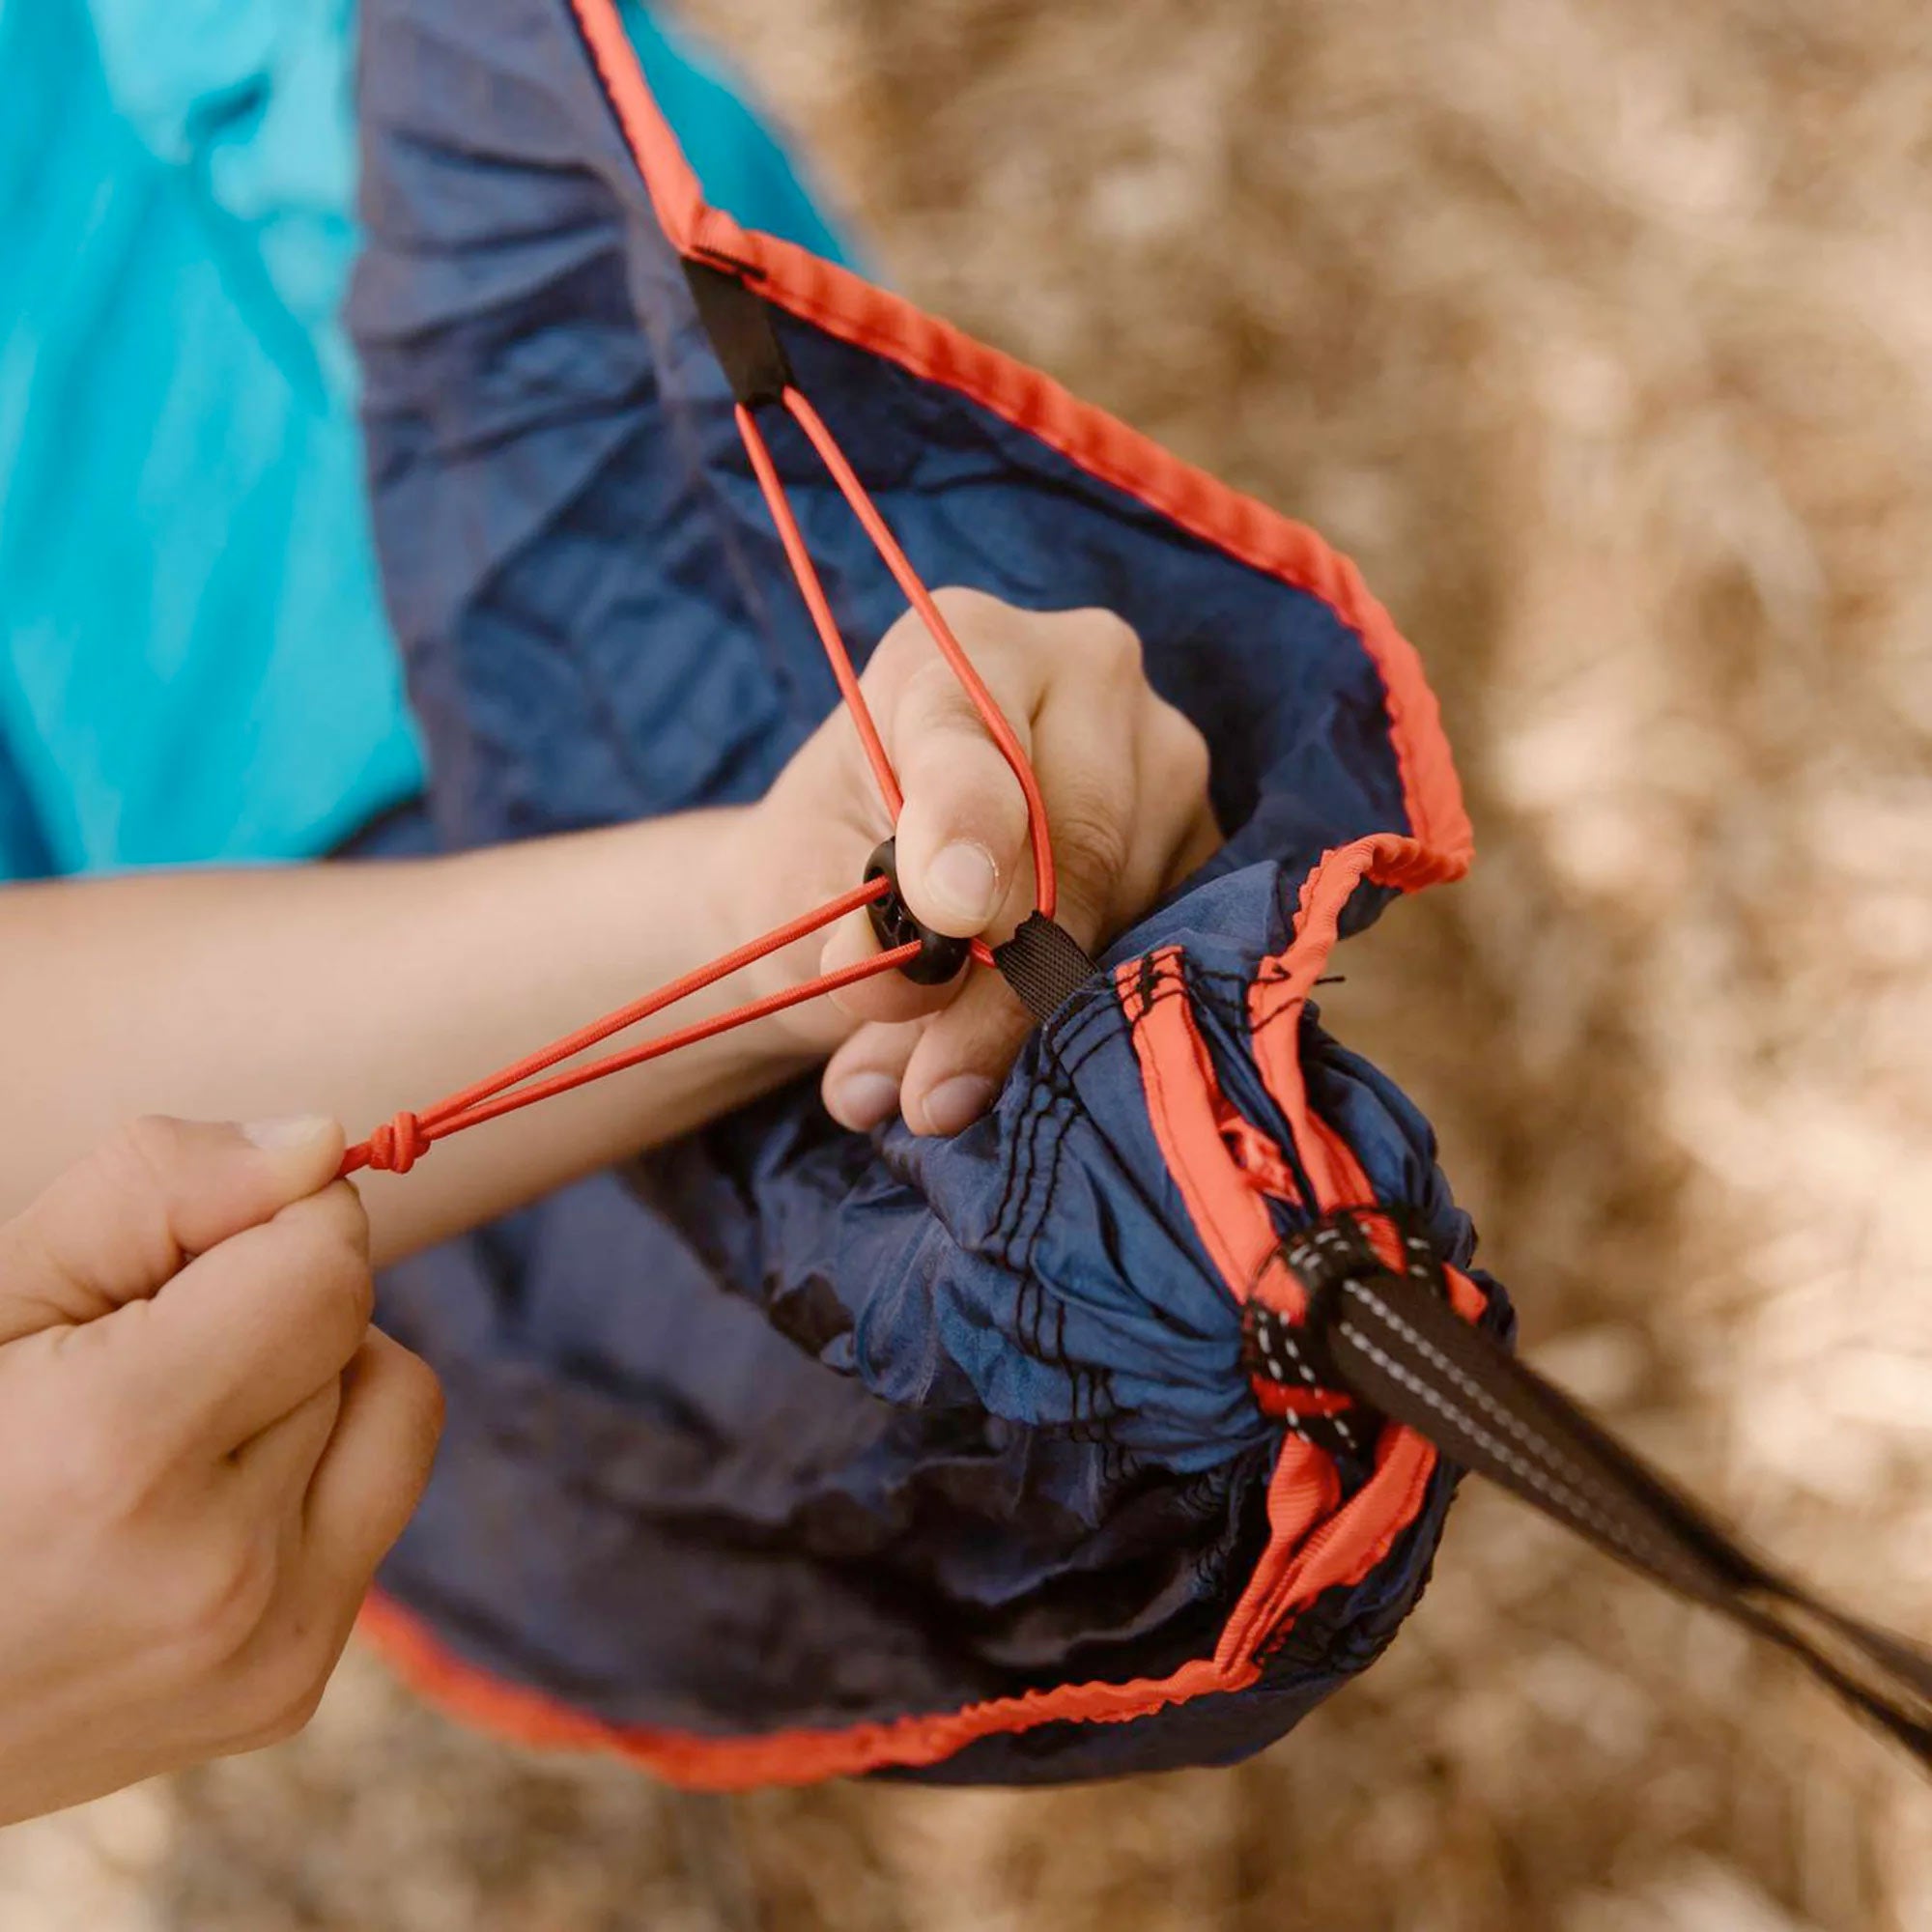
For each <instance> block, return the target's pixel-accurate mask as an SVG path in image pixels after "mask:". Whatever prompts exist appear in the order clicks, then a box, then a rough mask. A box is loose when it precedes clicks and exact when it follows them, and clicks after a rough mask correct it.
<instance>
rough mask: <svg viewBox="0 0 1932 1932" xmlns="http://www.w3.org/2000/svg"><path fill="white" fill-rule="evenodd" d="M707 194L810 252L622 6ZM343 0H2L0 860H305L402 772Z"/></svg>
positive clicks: (712, 75) (802, 217) (59, 866)
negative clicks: (377, 516)
mask: <svg viewBox="0 0 1932 1932" xmlns="http://www.w3.org/2000/svg"><path fill="white" fill-rule="evenodd" d="M625 18H626V23H627V26H628V28H629V30H630V32H631V34H632V37H633V39H634V42H635V43H636V44H637V46H638V48H639V58H640V60H641V61H642V63H643V65H644V67H645V69H646V71H647V73H648V74H649V76H650V79H651V82H652V85H653V87H654V88H655V89H656V90H657V92H658V94H659V98H660V99H662V100H663V101H664V102H665V103H666V107H667V111H668V114H669V115H670V118H671V120H672V122H673V124H674V125H675V126H676V127H677V128H678V131H679V134H680V136H681V138H683V139H684V140H685V142H686V143H687V145H688V147H689V149H690V152H691V154H692V156H693V161H694V165H695V166H696V168H697V171H698V173H699V176H700V178H701V179H703V180H704V181H705V182H706V184H707V186H708V188H709V190H710V192H711V193H712V195H713V197H714V198H715V199H716V200H718V201H719V202H720V203H721V204H722V205H724V206H725V207H727V208H729V209H730V210H731V211H732V212H733V213H736V214H738V215H739V216H740V218H741V219H743V220H746V221H747V222H750V223H751V224H753V226H757V227H762V228H767V229H771V230H773V231H774V232H776V233H779V234H782V235H785V236H787V237H788V238H789V239H791V240H794V241H800V242H803V243H804V244H805V245H807V246H809V247H812V248H814V249H816V250H818V251H819V252H821V253H825V254H828V255H833V256H835V257H838V256H840V255H841V254H842V252H843V251H842V250H841V249H840V247H839V244H838V239H837V237H836V235H835V234H834V232H833V229H832V227H831V226H830V224H829V223H828V222H827V221H826V220H825V218H824V217H823V215H822V214H821V213H820V212H819V209H818V206H817V204H816V202H815V200H814V198H813V196H812V194H811V192H810V189H809V188H808V186H807V185H806V184H805V182H804V181H803V180H802V178H801V175H800V172H799V169H798V167H797V166H796V164H795V163H794V162H793V161H792V159H791V158H790V157H789V156H788V155H787V154H786V153H785V151H784V150H783V148H782V147H781V145H780V144H779V142H778V141H777V140H775V139H774V138H773V136H772V135H771V134H770V133H769V132H768V131H767V130H766V128H764V126H763V125H762V123H761V122H760V121H759V120H758V118H757V116H756V115H755V114H754V113H753V111H752V110H751V109H750V108H749V107H748V106H747V105H746V104H745V103H744V101H743V100H742V99H741V98H740V97H739V95H738V94H737V92H736V91H735V90H734V88H733V86H732V85H731V83H730V81H729V80H728V79H727V77H726V75H725V71H724V70H723V69H722V68H721V67H720V66H719V65H718V64H716V63H715V62H714V61H712V60H710V59H709V58H708V57H706V56H705V55H703V54H702V53H701V52H700V51H699V50H698V49H697V48H696V46H695V45H694V44H692V43H688V42H687V41H686V40H685V39H684V38H683V37H681V36H679V35H677V34H675V33H674V32H673V30H671V29H670V28H668V26H667V25H666V24H665V23H664V22H663V21H662V20H661V19H660V18H659V17H658V16H657V15H656V14H654V13H651V12H648V11H646V10H645V9H644V8H643V7H641V6H639V5H638V4H636V0H630V4H628V5H627V6H626V9H625ZM353 64H354V10H353V7H352V6H351V4H350V0H194V4H193V5H184V6H181V7H174V6H165V7H163V6H156V5H155V4H153V0H0V262H5V264H6V265H7V266H6V271H5V272H4V274H0V878H4V877H9V876H13V877H18V876H22V875H26V874H29V873H35V872H55V873H71V872H89V871H101V870H110V869H116V868H120V867H136V866H145V865H156V864H185V863H195V862H204V861H222V862H237V861H250V860H284V859H299V858H305V857H310V856H314V855H316V854H318V853H322V852H325V851H327V850H328V849H330V848H331V847H332V846H334V845H335V844H337V843H339V842H340V841H341V840H342V839H343V838H347V837H348V836H349V835H350V834H352V833H353V832H355V830H356V829H357V828H358V827H359V826H361V825H362V824H364V823H366V822H367V821H368V820H369V819H371V818H372V817H374V816H376V815H377V814H378V813H380V812H381V811H383V810H385V809H386V808H388V807H390V806H393V805H395V804H397V803H399V802H401V801H403V800H405V799H407V798H409V797H410V796H412V794H413V793H414V792H415V791H416V790H417V789H418V788H419V787H420V784H421V780H422V765H421V753H420V750H419V748H418V744H417V740H416V736H415V733H414V730H413V727H412V723H411V719H410V715H409V710H408V706H407V702H406V699H405V696H404V691H403V683H402V677H401V671H400V667H399V665H398V663H397V660H396V652H395V648H394V645H393V642H392V640H391V638H390V635H389V632H388V628H387V625H386V622H385V621H384V613H383V609H382V601H381V595H380V590H379V585H378V582H377V575H376V568H375V562H374V556H373V550H372V545H371V541H370V536H369V532H368V528H367V524H366V513H365V506H364V492H363V478H362V455H361V449H360V442H359V438H358V435H357V431H356V421H355V370H354V364H353V359H352V357H351V355H350V351H349V347H348V343H347V340H346V337H345V335H344V332H343V329H342V327H341V323H340V319H339V310H340V305H341V301H342V298H343V295H344V293H345V290H346V287H347V281H348V275H349V270H350V267H351V264H352V262H353V259H354V254H355V243H356V232H355V219H354V206H355V126H354V98H353V85H352V81H353Z"/></svg>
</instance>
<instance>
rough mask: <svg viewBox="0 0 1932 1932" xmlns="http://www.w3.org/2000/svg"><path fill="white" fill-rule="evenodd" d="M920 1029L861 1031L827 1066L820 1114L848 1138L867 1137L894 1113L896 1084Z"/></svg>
mask: <svg viewBox="0 0 1932 1932" xmlns="http://www.w3.org/2000/svg"><path fill="white" fill-rule="evenodd" d="M922 1033H923V1028H922V1027H921V1026H919V1025H918V1024H917V1023H914V1024H912V1025H908V1026H867V1027H861V1028H860V1029H859V1031H858V1032H857V1033H855V1034H854V1035H853V1036H852V1037H851V1038H850V1039H848V1040H847V1041H846V1042H845V1043H844V1045H842V1046H841V1047H840V1048H839V1049H838V1052H836V1053H835V1054H834V1055H833V1056H832V1058H831V1059H830V1060H829V1061H827V1062H826V1065H825V1073H824V1077H823V1079H822V1080H821V1082H820V1090H821V1092H822V1093H823V1094H824V1096H825V1111H826V1112H827V1113H828V1114H830V1115H831V1116H832V1118H833V1119H834V1120H835V1121H837V1122H838V1124H839V1125H840V1126H841V1127H846V1128H849V1129H850V1130H851V1131H852V1132H853V1133H860V1134H864V1133H870V1132H871V1130H872V1129H873V1128H874V1127H878V1126H883V1125H884V1124H885V1123H886V1122H888V1121H890V1120H891V1119H892V1118H893V1117H894V1115H895V1114H896V1113H897V1112H898V1111H899V1084H900V1082H901V1081H902V1080H903V1079H904V1077H905V1070H906V1065H907V1063H908V1062H909V1061H910V1060H911V1059H912V1054H913V1049H914V1047H916V1046H917V1045H918V1044H919V1039H920V1035H921V1034H922Z"/></svg>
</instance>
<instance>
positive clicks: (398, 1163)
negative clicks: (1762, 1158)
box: [365, 1110, 431, 1174]
mask: <svg viewBox="0 0 1932 1932" xmlns="http://www.w3.org/2000/svg"><path fill="white" fill-rule="evenodd" d="M430 1146H431V1142H430V1137H429V1135H428V1134H426V1133H425V1132H424V1131H423V1125H422V1122H420V1121H419V1120H417V1119H416V1117H415V1116H414V1115H413V1114H412V1113H410V1112H408V1111H407V1110H405V1111H404V1112H403V1113H400V1114H398V1115H397V1116H396V1117H395V1119H394V1120H392V1121H384V1122H383V1124H382V1125H381V1126H380V1127H378V1128H377V1129H376V1130H375V1132H374V1133H372V1134H371V1135H370V1136H369V1138H368V1141H367V1142H366V1143H365V1147H366V1152H367V1161H366V1164H367V1165H368V1166H369V1167H370V1168H372V1169H373V1170H375V1171H376V1172H377V1173H379V1174H407V1173H408V1172H409V1171H410V1169H411V1168H412V1167H413V1166H414V1165H415V1164H416V1162H417V1161H418V1160H420V1159H421V1158H422V1156H423V1155H424V1154H426V1153H427V1152H428V1151H430Z"/></svg>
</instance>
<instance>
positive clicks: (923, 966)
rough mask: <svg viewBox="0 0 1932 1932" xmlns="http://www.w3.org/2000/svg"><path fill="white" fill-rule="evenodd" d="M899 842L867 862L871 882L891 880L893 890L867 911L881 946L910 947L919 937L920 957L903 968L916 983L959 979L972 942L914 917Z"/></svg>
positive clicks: (885, 846)
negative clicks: (902, 881) (902, 885)
mask: <svg viewBox="0 0 1932 1932" xmlns="http://www.w3.org/2000/svg"><path fill="white" fill-rule="evenodd" d="M897 842H898V841H897V840H896V839H893V838H888V839H887V840H886V842H885V843H884V844H883V845H881V846H880V847H879V848H878V849H877V850H876V851H875V852H874V853H873V854H872V856H871V858H870V859H869V860H868V861H867V866H866V879H867V884H869V883H870V882H871V881H872V880H873V879H886V880H889V881H890V882H891V884H892V891H891V892H889V893H887V894H886V895H884V896H883V897H881V898H876V899H874V900H873V901H872V902H871V904H870V905H868V906H867V908H866V910H867V912H868V913H869V914H870V915H871V918H872V930H873V931H874V932H875V933H877V934H878V937H879V945H880V947H881V948H882V949H884V950H885V951H886V952H891V951H892V950H893V949H894V948H895V947H898V946H910V945H911V944H912V943H913V942H914V941H915V940H916V941H917V942H918V943H919V953H918V956H917V957H916V958H912V959H908V960H907V961H906V963H905V964H904V965H903V966H901V967H900V968H899V971H900V972H901V973H903V974H904V975H905V976H906V978H907V979H908V980H911V981H912V982H913V984H914V985H915V986H943V985H945V984H946V982H947V981H948V980H952V979H954V978H956V977H957V975H958V972H959V969H960V968H961V967H962V966H963V965H965V963H966V961H967V958H968V956H969V955H970V954H971V952H972V950H973V946H972V942H971V941H970V940H966V939H954V938H952V936H951V934H949V933H944V932H934V931H933V929H932V928H931V926H929V925H922V924H921V923H919V921H918V920H916V919H915V918H913V916H912V913H911V910H910V909H909V908H908V907H907V905H906V902H905V899H904V896H903V895H901V894H900V892H899V872H898V862H897V856H896V846H897Z"/></svg>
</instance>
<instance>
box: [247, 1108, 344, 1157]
mask: <svg viewBox="0 0 1932 1932" xmlns="http://www.w3.org/2000/svg"><path fill="white" fill-rule="evenodd" d="M334 1124H335V1122H333V1121H331V1120H330V1119H329V1118H328V1116H327V1114H290V1115H288V1116H287V1117H286V1118H285V1119H282V1120H277V1121H244V1122H242V1123H241V1137H242V1139H243V1140H248V1141H253V1142H254V1144H255V1145H256V1146H257V1147H258V1148H260V1149H261V1150H262V1151H264V1152H265V1153H286V1152H287V1151H289V1149H291V1148H298V1147H306V1146H307V1145H308V1144H309V1142H310V1141H313V1140H320V1139H321V1138H322V1136H323V1135H324V1134H326V1133H327V1132H328V1131H329V1129H330V1128H331V1127H333V1126H334Z"/></svg>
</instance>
